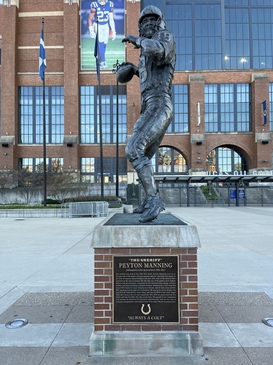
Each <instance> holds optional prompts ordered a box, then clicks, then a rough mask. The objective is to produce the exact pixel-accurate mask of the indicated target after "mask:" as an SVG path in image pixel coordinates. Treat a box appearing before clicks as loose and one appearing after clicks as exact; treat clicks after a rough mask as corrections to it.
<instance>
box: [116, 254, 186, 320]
mask: <svg viewBox="0 0 273 365" xmlns="http://www.w3.org/2000/svg"><path fill="white" fill-rule="evenodd" d="M115 257H132V258H134V257H137V258H139V257H150V258H152V257H176V259H177V273H176V274H177V297H178V298H177V311H178V312H177V313H178V321H177V322H160V321H152V322H144V321H137V322H117V321H115V320H114V318H115V316H114V314H115V289H114V287H115V265H114V259H115ZM179 263H180V261H179V255H159V254H155V255H135V254H134V255H131V254H130V255H112V278H113V280H112V308H113V311H112V321H113V322H112V323H114V324H131V325H137V324H148V325H151V324H154V323H155V324H161V325H162V326H164V325H170V324H180V320H181V316H180V297H181V295H180V289H179V287H180V279H179V278H180V275H179V270H180V267H179Z"/></svg>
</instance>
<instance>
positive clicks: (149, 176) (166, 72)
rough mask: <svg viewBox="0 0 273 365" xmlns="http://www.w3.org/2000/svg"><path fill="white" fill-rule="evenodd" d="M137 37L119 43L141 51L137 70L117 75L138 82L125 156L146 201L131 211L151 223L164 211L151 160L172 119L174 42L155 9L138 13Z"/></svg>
mask: <svg viewBox="0 0 273 365" xmlns="http://www.w3.org/2000/svg"><path fill="white" fill-rule="evenodd" d="M138 27H139V36H134V35H128V36H127V37H125V38H124V39H123V40H122V42H128V43H132V44H133V45H134V46H135V47H136V48H139V49H140V58H139V64H138V67H137V66H135V65H134V64H132V63H130V62H124V63H123V64H122V65H121V67H120V68H119V70H118V72H117V79H118V81H119V82H123V83H124V82H128V81H130V80H131V79H132V77H133V76H134V75H137V76H138V77H139V79H140V91H141V103H142V107H141V115H140V118H139V119H138V120H137V121H136V122H135V125H134V128H133V132H132V137H131V138H130V140H129V141H128V143H127V145H126V150H125V151H126V155H127V158H128V160H129V161H130V162H131V163H132V165H133V167H134V169H135V170H136V172H137V175H138V178H139V181H140V183H141V184H142V186H143V188H144V191H145V199H144V201H143V202H142V204H141V205H140V206H139V207H138V208H136V209H135V210H134V213H138V214H141V216H140V218H139V220H140V222H142V223H145V222H149V221H152V220H153V219H155V218H156V217H157V216H158V214H159V213H160V212H161V211H163V210H164V209H165V204H164V202H163V201H162V199H161V198H160V196H159V192H158V190H157V189H156V185H155V180H154V172H153V167H152V163H151V158H152V157H153V156H154V154H155V153H156V151H157V149H158V147H159V146H160V143H161V141H162V139H163V137H164V134H165V132H166V130H167V128H168V126H169V124H170V123H171V120H172V117H173V105H172V100H171V85H172V79H173V74H174V68H175V41H174V37H173V35H172V33H171V32H169V31H168V30H166V24H165V20H164V16H163V14H162V13H161V11H160V10H159V9H158V8H157V7H155V6H152V5H150V6H147V7H146V8H144V9H143V10H142V12H141V14H140V17H139V21H138Z"/></svg>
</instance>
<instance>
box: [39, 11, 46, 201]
mask: <svg viewBox="0 0 273 365" xmlns="http://www.w3.org/2000/svg"><path fill="white" fill-rule="evenodd" d="M41 38H42V42H43V43H44V18H42V31H41ZM40 42H41V39H40ZM42 46H43V53H42V54H40V56H42V61H43V64H42V67H43V68H42V72H41V70H39V73H40V76H41V77H42V80H43V87H42V90H43V170H44V175H43V177H44V186H43V187H44V207H46V198H47V192H46V185H47V184H46V110H45V72H44V70H45V67H46V60H45V49H44V44H43V45H42ZM40 47H41V44H40ZM40 53H41V49H40Z"/></svg>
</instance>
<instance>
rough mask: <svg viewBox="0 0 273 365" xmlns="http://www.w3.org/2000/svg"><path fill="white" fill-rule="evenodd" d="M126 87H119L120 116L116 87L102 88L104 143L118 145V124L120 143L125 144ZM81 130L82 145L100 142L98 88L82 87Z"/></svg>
mask: <svg viewBox="0 0 273 365" xmlns="http://www.w3.org/2000/svg"><path fill="white" fill-rule="evenodd" d="M126 102H127V98H126V87H125V86H122V85H119V86H118V116H117V88H116V86H101V103H102V105H101V112H102V113H101V114H102V115H101V121H102V141H103V143H105V144H107V143H116V140H117V123H118V131H119V138H118V140H119V143H125V141H126V135H127V127H126ZM80 107H81V115H80V129H81V143H83V144H85V143H86V144H92V143H99V142H100V134H99V133H100V128H99V126H100V124H99V123H100V116H99V95H98V87H96V86H81V88H80Z"/></svg>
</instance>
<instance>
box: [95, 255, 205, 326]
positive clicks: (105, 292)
mask: <svg viewBox="0 0 273 365" xmlns="http://www.w3.org/2000/svg"><path fill="white" fill-rule="evenodd" d="M114 255H137V256H141V255H146V256H148V255H165V256H167V255H179V293H178V296H179V301H180V323H179V324H168V323H164V324H163V323H129V324H117V323H113V267H112V263H113V256H114ZM94 331H198V276H197V248H95V249H94Z"/></svg>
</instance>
